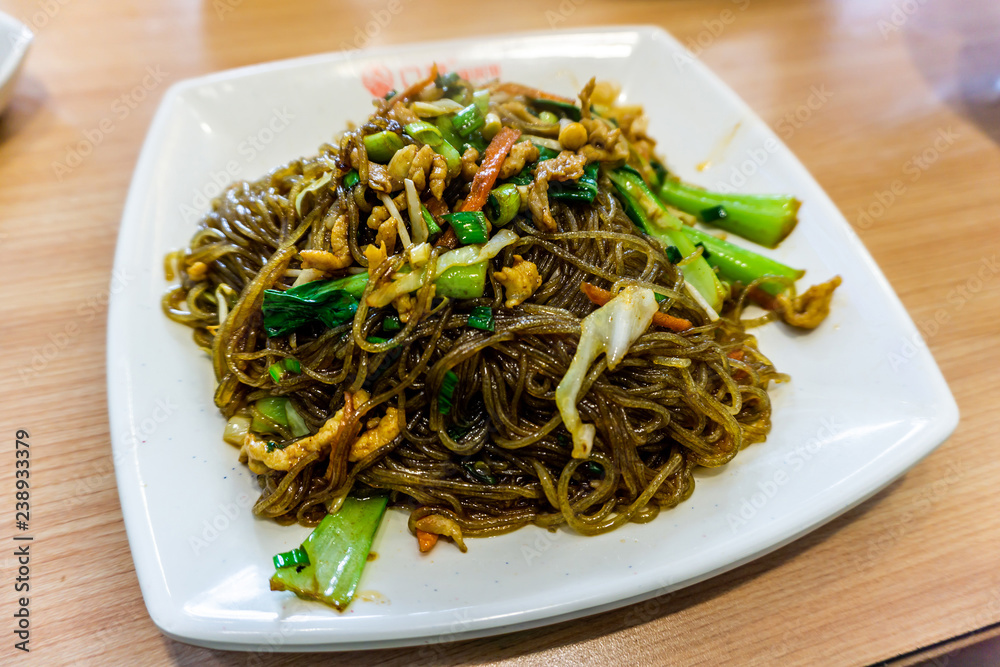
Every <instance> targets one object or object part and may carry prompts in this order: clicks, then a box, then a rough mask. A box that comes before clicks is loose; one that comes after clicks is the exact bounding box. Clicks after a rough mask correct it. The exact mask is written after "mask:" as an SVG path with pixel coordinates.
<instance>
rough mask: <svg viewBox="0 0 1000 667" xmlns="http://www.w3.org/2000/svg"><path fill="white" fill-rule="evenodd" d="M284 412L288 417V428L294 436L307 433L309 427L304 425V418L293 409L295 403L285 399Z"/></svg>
mask: <svg viewBox="0 0 1000 667" xmlns="http://www.w3.org/2000/svg"><path fill="white" fill-rule="evenodd" d="M285 414H286V416H287V417H288V428H289V429H291V431H292V435H294V436H295V437H296V438H301V437H302V436H304V435H309V433H310V431H309V427H308V426H306V420H304V419H303V418H302V415H300V414H299V411H298V410H296V409H295V405H293V404H292V402H291V401H286V403H285Z"/></svg>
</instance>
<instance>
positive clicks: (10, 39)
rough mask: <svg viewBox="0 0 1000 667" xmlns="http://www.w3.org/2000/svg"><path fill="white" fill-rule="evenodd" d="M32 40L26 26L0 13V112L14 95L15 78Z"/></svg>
mask: <svg viewBox="0 0 1000 667" xmlns="http://www.w3.org/2000/svg"><path fill="white" fill-rule="evenodd" d="M34 38H35V36H34V34H32V32H31V31H30V30H28V28H27V26H25V25H24V24H23V23H21V22H20V21H18V20H17V19H15V18H14V17H13V16H9V15H7V14H4V13H3V12H0V112H3V110H4V109H6V108H7V103H8V102H10V98H11V96H12V95H13V94H14V86H15V84H16V83H17V77H18V75H19V74H20V73H21V66H22V65H23V64H24V58H25V56H26V55H28V49H29V47H31V41H32V40H33V39H34Z"/></svg>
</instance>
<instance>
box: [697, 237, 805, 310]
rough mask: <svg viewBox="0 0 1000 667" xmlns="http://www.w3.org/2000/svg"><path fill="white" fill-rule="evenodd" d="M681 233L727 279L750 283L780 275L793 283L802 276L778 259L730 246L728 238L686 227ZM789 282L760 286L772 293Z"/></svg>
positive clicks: (802, 272)
mask: <svg viewBox="0 0 1000 667" xmlns="http://www.w3.org/2000/svg"><path fill="white" fill-rule="evenodd" d="M683 231H684V234H685V235H686V236H687V237H688V238H689V239H691V242H692V243H696V244H702V245H703V246H704V248H705V250H706V253H705V256H706V257H707V258H708V259H707V261H708V263H709V264H711V265H712V266H714V267H715V268H716V269H718V270H719V275H721V276H722V277H723V278H725V279H726V280H729V281H739V282H741V283H743V284H744V285H749V284H750V283H752V282H753V281H755V280H757V279H758V278H762V277H764V276H780V277H782V278H788V279H789V280H790V281H791V282H795V281H796V280H798V279H799V278H801V277H802V276H804V275H805V271H802V270H799V269H793V268H792V267H790V266H786V265H785V264H782V263H781V262H778V261H776V260H773V259H771V258H769V257H764V256H763V255H758V254H757V253H755V252H753V251H751V250H747V249H746V248H741V247H740V246H737V245H733V244H732V243H729V242H728V241H723V240H722V239H720V238H717V237H715V236H712V235H711V234H706V233H705V232H703V231H701V230H700V229H695V228H693V227H685V228H684V230H683ZM787 287H788V283H786V282H784V281H772V282H764V283H761V284H760V289H762V290H764V291H765V292H767V293H768V294H770V295H772V296H777V295H778V294H780V293H781V292H784V291H785V289H786V288H787Z"/></svg>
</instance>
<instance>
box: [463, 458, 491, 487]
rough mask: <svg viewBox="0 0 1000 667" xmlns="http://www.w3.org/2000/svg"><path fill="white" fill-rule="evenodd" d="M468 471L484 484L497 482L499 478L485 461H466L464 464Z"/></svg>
mask: <svg viewBox="0 0 1000 667" xmlns="http://www.w3.org/2000/svg"><path fill="white" fill-rule="evenodd" d="M462 467H463V468H465V470H466V471H468V473H469V474H470V475H472V476H473V477H475V478H476V479H478V480H479V481H480V482H482V483H484V484H496V483H497V478H496V477H494V476H493V471H492V470H490V467H489V466H488V465H486V462H485V461H466V462H465V463H463V464H462Z"/></svg>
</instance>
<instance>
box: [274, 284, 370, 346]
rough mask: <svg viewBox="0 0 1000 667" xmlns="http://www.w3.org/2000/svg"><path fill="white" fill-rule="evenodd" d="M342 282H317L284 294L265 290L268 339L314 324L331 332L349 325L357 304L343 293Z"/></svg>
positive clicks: (352, 297) (350, 295)
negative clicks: (319, 323) (323, 326)
mask: <svg viewBox="0 0 1000 667" xmlns="http://www.w3.org/2000/svg"><path fill="white" fill-rule="evenodd" d="M364 275H365V277H366V278H367V274H364ZM352 277H353V276H352ZM342 282H343V281H337V280H331V281H322V280H316V281H313V282H311V283H306V284H304V285H299V286H298V287H292V288H291V289H288V290H285V291H284V292H282V291H280V290H273V289H269V290H265V291H264V304H263V306H262V308H261V310H262V311H263V313H264V329H265V330H266V331H267V335H268V336H282V335H284V334H287V333H291V332H292V331H295V330H296V329H298V328H300V327H303V326H305V325H306V324H310V323H312V322H315V321H320V322H322V323H323V324H325V325H326V326H327V327H330V328H333V327H337V326H340V325H341V324H344V323H346V322H349V321H350V320H351V318H353V317H354V313H355V312H357V310H358V300H357V299H356V298H355V297H354V296H353V295H352V294H351V293H350V292H348V291H347V290H345V289H341V283H342Z"/></svg>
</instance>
